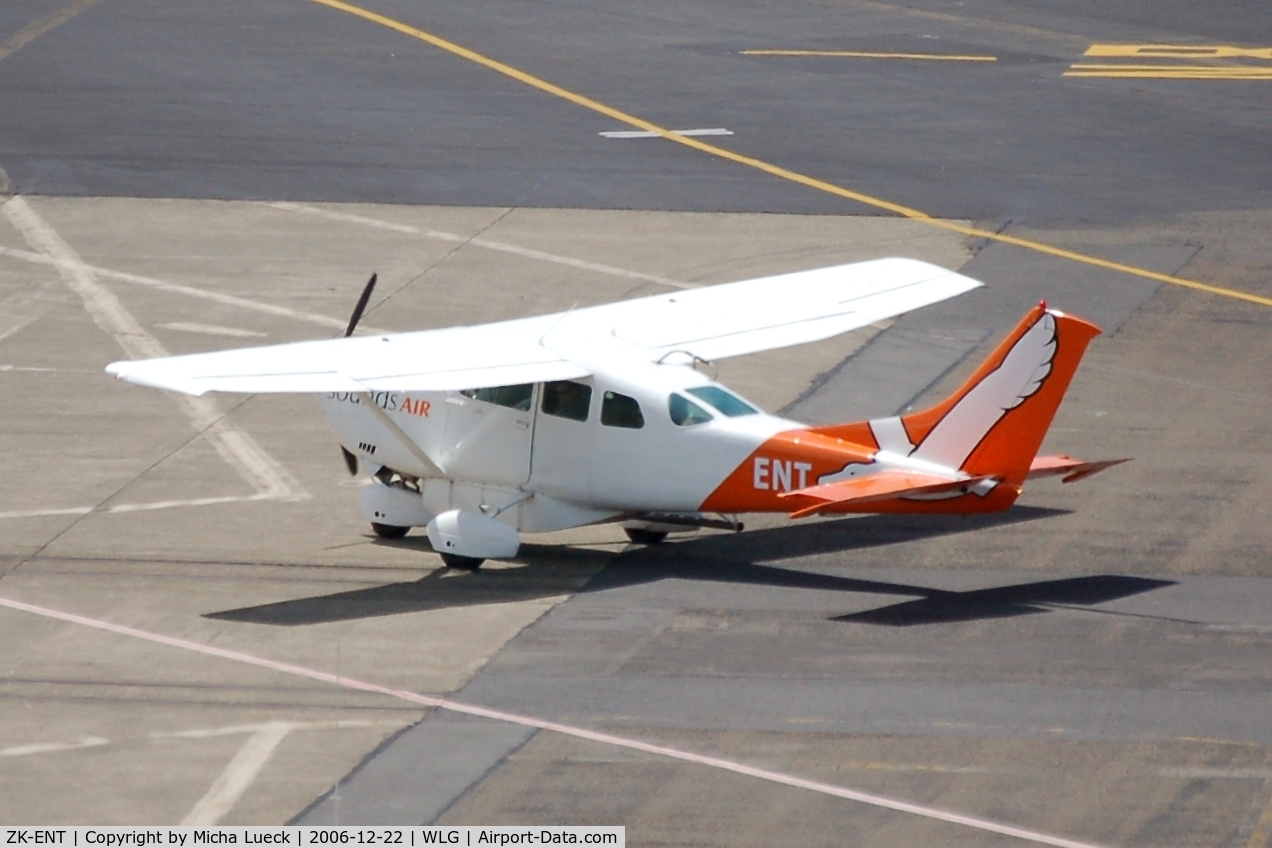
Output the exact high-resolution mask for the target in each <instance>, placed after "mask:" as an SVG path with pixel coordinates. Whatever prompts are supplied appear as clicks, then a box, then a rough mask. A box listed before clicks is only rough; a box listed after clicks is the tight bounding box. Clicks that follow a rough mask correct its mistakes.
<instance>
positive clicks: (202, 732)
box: [150, 719, 402, 739]
mask: <svg viewBox="0 0 1272 848" xmlns="http://www.w3.org/2000/svg"><path fill="white" fill-rule="evenodd" d="M277 723H278V722H270V723H269V724H231V725H228V726H226V727H198V728H194V729H193V730H171V731H156V732H154V733H151V734H150V738H151V739H215V738H216V737H218V736H241V735H243V734H245V733H257V732H259V731H260V730H262V729H264V728H266V727H268V726H270V724H277ZM286 724H287V726H288V727H289V728H291V730H293V731H295V730H344V729H346V728H351V727H353V728H357V727H400V726H401V724H402V722H400V721H361V720H356V719H348V720H343V719H342V720H340V721H289V722H287V723H286Z"/></svg>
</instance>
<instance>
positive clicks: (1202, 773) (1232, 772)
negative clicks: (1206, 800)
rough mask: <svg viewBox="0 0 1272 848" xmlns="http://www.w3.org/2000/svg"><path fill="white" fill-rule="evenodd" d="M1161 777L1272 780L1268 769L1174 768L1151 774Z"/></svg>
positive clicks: (1166, 768) (1270, 771)
mask: <svg viewBox="0 0 1272 848" xmlns="http://www.w3.org/2000/svg"><path fill="white" fill-rule="evenodd" d="M1153 773H1154V774H1156V775H1160V776H1161V777H1183V778H1188V779H1190V780H1196V779H1200V780H1272V769H1268V768H1213V767H1209V766H1175V767H1169V766H1168V767H1164V768H1159V769H1157V770H1156V771H1154V772H1153Z"/></svg>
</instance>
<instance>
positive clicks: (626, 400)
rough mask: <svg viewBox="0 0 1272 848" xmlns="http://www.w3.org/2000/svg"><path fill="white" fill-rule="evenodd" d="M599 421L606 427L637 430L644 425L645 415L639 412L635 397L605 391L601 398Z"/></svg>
mask: <svg viewBox="0 0 1272 848" xmlns="http://www.w3.org/2000/svg"><path fill="white" fill-rule="evenodd" d="M601 423H602V424H604V425H605V426H606V427H627V428H628V429H630V430H639V429H640V428H641V427H644V426H645V416H644V415H642V414H641V411H640V404H639V403H637V402H636V398H633V397H628V396H627V395H620V394H619V393H618V392H606V393H605V395H604V397H603V398H602V400H601Z"/></svg>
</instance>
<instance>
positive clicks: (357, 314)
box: [345, 274, 376, 338]
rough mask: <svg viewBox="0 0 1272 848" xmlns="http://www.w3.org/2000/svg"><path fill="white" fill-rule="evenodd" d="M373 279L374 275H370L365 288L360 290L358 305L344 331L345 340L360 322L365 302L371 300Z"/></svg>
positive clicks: (373, 285) (373, 286)
mask: <svg viewBox="0 0 1272 848" xmlns="http://www.w3.org/2000/svg"><path fill="white" fill-rule="evenodd" d="M375 277H376V275H375V274H372V275H371V279H369V280H367V287H366V288H364V289H363V290H362V297H360V298H358V305H357V306H355V307H353V315H351V316H350V317H349V329H347V330H345V338H348V337H349V336H352V335H353V328H354V327H356V326H358V322H359V321H361V320H362V312H363V310H365V309H366V308H367V301H368V300H370V299H371V291H372V290H373V289H374V288H375Z"/></svg>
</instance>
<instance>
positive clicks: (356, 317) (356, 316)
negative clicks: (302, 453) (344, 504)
mask: <svg viewBox="0 0 1272 848" xmlns="http://www.w3.org/2000/svg"><path fill="white" fill-rule="evenodd" d="M375 278H376V275H375V274H372V275H371V279H369V280H367V285H366V288H364V289H363V290H362V296H361V297H359V298H358V305H357V306H355V307H353V314H352V315H350V316H349V328H348V329H347V330H345V338H349V336H352V335H353V331H354V328H355V327H357V326H358V322H359V321H361V320H362V313H363V312H364V311H366V308H367V301H369V300H370V299H371V292H372V291H373V290H374V289H375ZM340 453H342V454H344V462H345V468H348V469H349V474H350V475H351V476H354V477H356V476H357V474H358V458H357V457H356V456H354V455H353V453H352V452H350V450H349V449H348V448H346V447H345V446H344V445H341V446H340Z"/></svg>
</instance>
